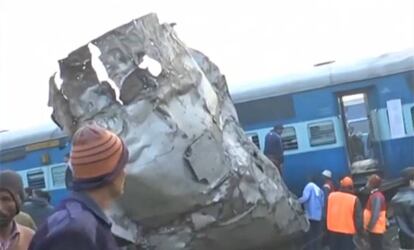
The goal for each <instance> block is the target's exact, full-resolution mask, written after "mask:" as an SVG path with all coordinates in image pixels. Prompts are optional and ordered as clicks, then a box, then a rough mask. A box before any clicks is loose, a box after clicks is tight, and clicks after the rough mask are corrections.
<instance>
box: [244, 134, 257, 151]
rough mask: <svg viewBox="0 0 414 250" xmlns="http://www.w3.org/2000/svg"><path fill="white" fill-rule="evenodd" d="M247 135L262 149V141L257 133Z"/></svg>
mask: <svg viewBox="0 0 414 250" xmlns="http://www.w3.org/2000/svg"><path fill="white" fill-rule="evenodd" d="M247 137H249V139H250V141H251V142H253V143H254V145H256V147H257V148H258V149H260V141H259V136H258V135H257V134H248V135H247Z"/></svg>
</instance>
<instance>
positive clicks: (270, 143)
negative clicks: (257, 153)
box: [264, 125, 284, 173]
mask: <svg viewBox="0 0 414 250" xmlns="http://www.w3.org/2000/svg"><path fill="white" fill-rule="evenodd" d="M282 133H283V126H282V125H276V126H274V127H273V129H272V130H270V131H269V133H268V134H267V135H266V137H265V147H264V154H265V155H266V156H267V158H269V159H270V160H271V161H272V162H273V164H275V166H276V167H277V168H278V170H279V172H280V173H282V170H283V161H284V159H283V143H282Z"/></svg>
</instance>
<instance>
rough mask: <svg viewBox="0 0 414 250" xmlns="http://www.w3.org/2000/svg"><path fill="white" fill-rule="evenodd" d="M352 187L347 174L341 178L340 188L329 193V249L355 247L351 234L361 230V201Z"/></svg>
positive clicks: (339, 249) (344, 249)
mask: <svg viewBox="0 0 414 250" xmlns="http://www.w3.org/2000/svg"><path fill="white" fill-rule="evenodd" d="M353 188H354V183H353V181H352V179H351V177H348V176H347V177H345V178H343V179H342V180H341V187H340V190H339V191H337V192H332V193H330V194H329V197H328V204H327V215H326V224H327V228H328V232H329V238H330V239H329V241H330V249H335V250H341V249H343V250H352V249H355V245H354V243H353V236H354V235H355V234H357V233H360V232H362V230H363V223H362V209H361V203H360V202H359V200H358V198H357V197H356V196H355V195H354V194H353Z"/></svg>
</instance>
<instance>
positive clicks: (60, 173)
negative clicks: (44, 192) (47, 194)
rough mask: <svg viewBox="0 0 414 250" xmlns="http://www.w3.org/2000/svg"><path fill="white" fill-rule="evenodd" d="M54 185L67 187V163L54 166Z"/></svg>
mask: <svg viewBox="0 0 414 250" xmlns="http://www.w3.org/2000/svg"><path fill="white" fill-rule="evenodd" d="M51 170H52V182H53V187H65V174H66V164H63V165H60V166H56V167H52V168H51Z"/></svg>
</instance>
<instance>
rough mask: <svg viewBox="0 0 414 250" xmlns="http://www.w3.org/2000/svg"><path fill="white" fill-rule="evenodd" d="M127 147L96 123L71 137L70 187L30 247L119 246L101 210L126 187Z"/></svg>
mask: <svg viewBox="0 0 414 250" xmlns="http://www.w3.org/2000/svg"><path fill="white" fill-rule="evenodd" d="M127 161H128V150H127V148H126V146H125V144H124V143H123V141H122V139H121V138H120V137H118V136H117V135H116V134H114V133H112V132H110V131H108V130H106V129H103V128H101V127H99V126H97V125H86V126H85V127H82V128H80V129H79V130H78V131H77V132H76V133H75V135H74V136H73V140H72V151H71V154H70V162H71V165H72V169H73V187H72V189H73V192H72V194H71V195H70V196H69V197H68V198H67V199H65V200H64V201H62V203H61V204H60V205H59V206H58V207H57V209H56V210H55V212H54V213H53V214H52V215H51V216H50V217H49V218H48V219H47V221H46V223H44V224H43V225H42V226H41V227H40V228H39V230H38V231H37V232H36V234H35V236H34V237H33V241H32V243H31V245H30V247H29V249H31V250H52V249H61V250H69V249H76V250H86V249H88V250H95V249H96V250H98V249H99V250H109V249H111V250H112V249H118V246H117V244H116V241H115V239H114V237H113V236H112V233H111V223H110V221H109V219H108V218H107V217H106V215H105V213H104V212H103V211H104V210H105V209H107V208H109V206H110V205H111V203H112V202H113V201H114V200H115V199H116V198H118V197H119V196H120V195H121V194H122V193H123V190H124V182H125V172H124V168H125V165H126V163H127Z"/></svg>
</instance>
